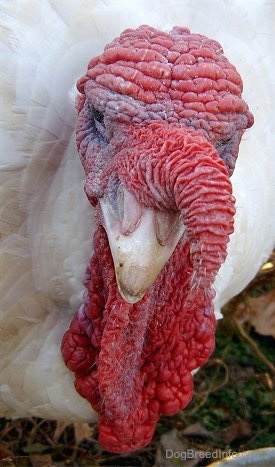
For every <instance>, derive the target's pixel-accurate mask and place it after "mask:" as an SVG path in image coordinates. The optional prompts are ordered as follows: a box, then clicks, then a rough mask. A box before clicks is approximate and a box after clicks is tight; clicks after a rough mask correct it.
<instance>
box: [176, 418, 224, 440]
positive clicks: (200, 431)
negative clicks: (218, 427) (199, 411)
mask: <svg viewBox="0 0 275 467" xmlns="http://www.w3.org/2000/svg"><path fill="white" fill-rule="evenodd" d="M183 434H184V435H185V436H202V437H204V438H212V439H216V438H217V435H216V434H215V432H213V431H208V430H206V428H204V426H203V425H202V424H201V423H199V422H198V423H193V425H189V426H188V427H187V428H185V430H184V431H183Z"/></svg>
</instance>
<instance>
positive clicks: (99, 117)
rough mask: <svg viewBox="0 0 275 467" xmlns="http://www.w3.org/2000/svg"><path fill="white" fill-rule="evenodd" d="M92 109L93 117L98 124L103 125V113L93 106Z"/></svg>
mask: <svg viewBox="0 0 275 467" xmlns="http://www.w3.org/2000/svg"><path fill="white" fill-rule="evenodd" d="M91 108H92V114H93V117H94V119H95V120H96V121H97V122H98V123H102V122H103V120H104V115H103V113H102V112H100V111H99V110H98V109H96V108H95V107H94V106H93V105H92V106H91Z"/></svg>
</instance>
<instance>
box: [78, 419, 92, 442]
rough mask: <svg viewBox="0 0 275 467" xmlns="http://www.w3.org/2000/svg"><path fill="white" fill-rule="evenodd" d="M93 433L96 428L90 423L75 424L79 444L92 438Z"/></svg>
mask: <svg viewBox="0 0 275 467" xmlns="http://www.w3.org/2000/svg"><path fill="white" fill-rule="evenodd" d="M93 432H94V428H92V427H91V426H90V425H89V423H74V435H75V439H76V442H77V443H78V444H79V443H81V442H82V441H84V439H89V438H92V437H93Z"/></svg>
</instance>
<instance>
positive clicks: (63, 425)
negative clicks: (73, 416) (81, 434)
mask: <svg viewBox="0 0 275 467" xmlns="http://www.w3.org/2000/svg"><path fill="white" fill-rule="evenodd" d="M70 425H71V423H70V422H60V421H57V422H56V427H55V431H54V435H53V440H54V442H55V443H56V442H57V441H58V440H59V438H60V436H61V435H62V433H63V431H64V430H65V429H66V428H67V426H70Z"/></svg>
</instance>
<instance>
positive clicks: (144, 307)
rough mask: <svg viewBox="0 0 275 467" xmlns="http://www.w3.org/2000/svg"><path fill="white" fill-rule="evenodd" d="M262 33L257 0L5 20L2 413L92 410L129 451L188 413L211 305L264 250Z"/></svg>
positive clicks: (28, 13)
mask: <svg viewBox="0 0 275 467" xmlns="http://www.w3.org/2000/svg"><path fill="white" fill-rule="evenodd" d="M273 21H274V5H272V2H268V1H254V2H247V3H246V2H240V1H231V2H228V1H222V0H220V1H213V0H212V1H204V2H200V1H196V0H194V1H180V2H177V1H170V2H169V1H167V2H162V1H155V2H150V3H147V2H142V1H132V2H126V1H124V2H123V1H104V2H101V1H95V2H89V1H85V0H82V1H67V0H64V1H62V0H59V1H57V2H56V1H51V0H44V1H43V0H41V1H39V2H38V1H37V2H33V1H28V0H24V1H23V0H20V1H11V2H9V1H8V2H3V3H2V4H1V36H2V56H3V64H2V67H1V86H2V90H3V103H2V105H1V107H2V108H1V111H2V116H1V126H2V130H3V135H2V136H1V143H2V155H1V159H0V163H1V165H0V179H1V191H0V193H1V211H0V222H1V224H0V225H1V244H0V266H1V284H0V290H1V308H0V413H1V415H2V416H5V417H23V416H27V415H33V416H34V415H35V416H40V417H44V418H52V419H59V420H71V421H77V420H82V421H95V420H96V419H97V413H99V414H100V418H99V432H100V442H101V443H102V445H103V446H104V447H105V448H106V449H108V450H110V451H113V452H127V451H131V450H135V449H138V448H140V447H142V446H144V445H145V444H148V443H149V442H150V440H151V438H152V435H153V432H154V428H155V425H156V423H157V421H158V418H159V416H160V414H166V415H171V414H174V413H176V412H177V411H179V410H181V409H182V408H183V407H184V406H186V405H187V404H188V402H189V401H190V399H191V397H192V371H193V370H195V369H196V368H198V367H199V366H200V365H202V364H203V363H204V362H205V361H206V360H207V359H208V357H209V355H210V354H211V352H212V350H213V348H214V333H215V317H214V306H215V312H216V317H218V318H219V317H220V308H221V306H222V305H223V304H225V303H226V302H227V301H228V300H229V299H230V298H231V297H232V296H234V295H235V294H237V293H238V292H240V291H241V290H242V289H243V288H244V287H245V286H246V284H247V283H248V282H249V281H250V280H251V279H252V278H253V277H254V275H255V274H256V272H257V270H258V268H259V266H260V265H261V264H262V262H263V261H264V260H265V259H266V257H267V256H268V254H269V252H270V250H271V249H272V247H273V244H274V238H275V222H274V216H273V209H274V205H275V177H274V173H275V158H274V154H273V152H274V150H273V145H272V131H274V125H273V124H274V117H273V114H274V112H273V102H274V73H273V69H272V63H274V56H273V43H274V32H273V30H272V26H273ZM148 24H149V25H150V26H147V25H148ZM123 31H124V32H123ZM106 44H109V45H108V46H107V47H106V48H105V49H104V47H105V46H106ZM220 44H221V45H220ZM221 46H222V47H221ZM223 50H224V53H223ZM225 57H226V58H225ZM91 59H92V60H91ZM88 63H89V65H88ZM87 65H88V69H87ZM235 67H236V68H235ZM240 76H241V78H242V79H241V78H240ZM81 77H82V78H81ZM242 81H243V83H244V89H242ZM76 82H77V90H76V87H75V83H76ZM75 98H76V110H75V107H74V100H75ZM253 116H254V119H255V123H254V125H253ZM75 141H76V142H75ZM240 141H241V142H240ZM76 143H77V145H76ZM237 156H238V157H237ZM81 163H82V165H81ZM235 163H236V165H235ZM82 166H83V167H82ZM83 168H84V170H83ZM231 175H232V176H231ZM84 187H85V191H86V195H87V198H88V200H89V202H88V201H87V198H86V196H85V194H84ZM232 187H233V195H234V197H233V196H232ZM234 198H235V199H236V202H235V201H234ZM235 211H236V212H235ZM233 231H234V232H233ZM93 236H94V239H93ZM229 236H230V237H229ZM229 238H230V241H229ZM228 241H229V243H228ZM225 259H226V260H225ZM224 261H225V262H224ZM222 263H224V264H222ZM83 284H84V285H83ZM214 291H216V296H215V298H214V295H215V293H214ZM70 323H71V324H70ZM68 329H69V331H68ZM61 343H62V353H61ZM62 354H63V355H62ZM63 359H64V360H63ZM64 361H65V362H66V364H65V362H64ZM66 365H67V366H68V368H67V366H66ZM73 373H74V374H73Z"/></svg>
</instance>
